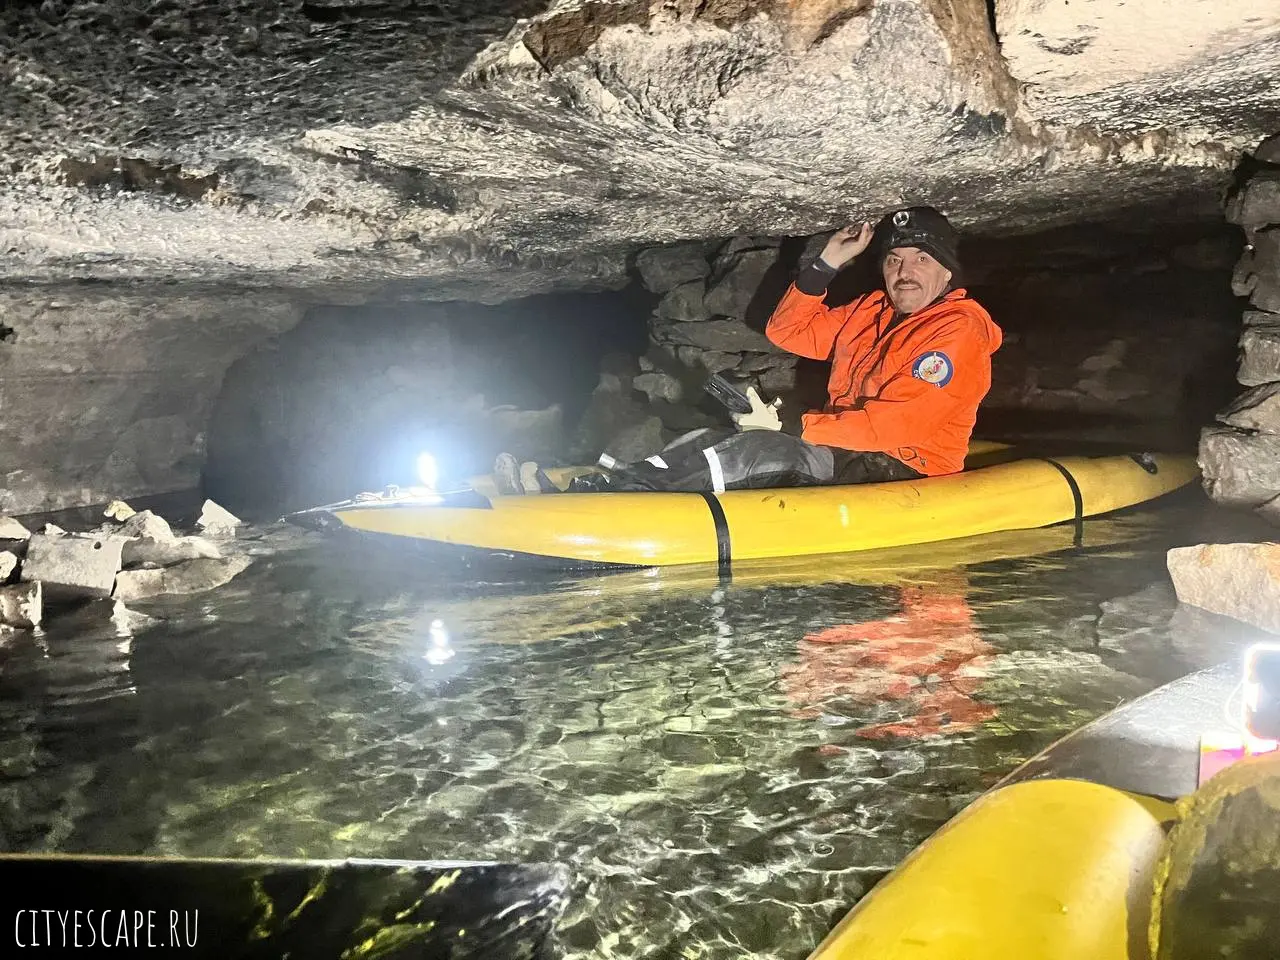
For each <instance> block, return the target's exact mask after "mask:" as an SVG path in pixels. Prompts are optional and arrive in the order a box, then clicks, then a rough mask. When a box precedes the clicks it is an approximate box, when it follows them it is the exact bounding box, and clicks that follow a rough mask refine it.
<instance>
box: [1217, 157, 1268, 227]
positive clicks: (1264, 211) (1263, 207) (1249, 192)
mask: <svg viewBox="0 0 1280 960" xmlns="http://www.w3.org/2000/svg"><path fill="white" fill-rule="evenodd" d="M1227 220H1228V221H1229V222H1231V223H1234V224H1237V225H1239V226H1241V227H1244V228H1245V229H1246V230H1257V229H1259V228H1261V227H1269V226H1273V225H1275V224H1280V171H1276V170H1263V171H1260V172H1259V173H1257V174H1255V175H1254V176H1252V177H1250V178H1249V181H1248V183H1246V184H1245V185H1244V186H1243V187H1242V188H1241V189H1240V191H1239V192H1238V193H1237V194H1236V195H1235V196H1233V197H1232V198H1231V199H1230V200H1229V201H1228V202H1227Z"/></svg>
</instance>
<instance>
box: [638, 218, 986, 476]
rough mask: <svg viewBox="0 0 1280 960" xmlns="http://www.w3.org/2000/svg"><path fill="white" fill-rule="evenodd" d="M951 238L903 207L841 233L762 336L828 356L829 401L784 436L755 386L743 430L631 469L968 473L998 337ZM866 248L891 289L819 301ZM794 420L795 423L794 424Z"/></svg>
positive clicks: (949, 231) (951, 232)
mask: <svg viewBox="0 0 1280 960" xmlns="http://www.w3.org/2000/svg"><path fill="white" fill-rule="evenodd" d="M957 240H958V238H957V236H956V231H955V229H954V228H953V227H952V226H951V224H950V223H949V222H948V221H947V219H946V217H944V216H943V215H942V214H941V213H939V212H938V211H937V210H935V209H934V208H932V207H908V208H905V209H902V210H895V211H893V212H892V213H889V214H888V215H886V216H885V217H884V218H883V219H882V220H881V221H880V223H879V224H878V225H877V226H876V228H875V230H874V231H873V230H872V228H871V225H870V224H868V223H863V224H860V225H858V226H856V227H846V228H845V229H843V230H839V231H837V232H836V233H835V234H834V235H833V236H832V237H831V239H830V240H829V241H828V242H827V245H826V246H825V247H824V248H823V251H822V254H821V255H820V256H819V257H818V259H817V260H815V261H814V262H813V263H812V264H811V265H810V266H808V267H806V268H805V269H804V270H803V271H801V273H800V274H799V275H798V276H797V277H796V279H795V282H794V283H793V284H792V285H791V287H790V288H789V289H788V290H787V292H786V294H785V295H784V296H783V298H782V301H781V302H780V303H779V304H778V307H777V309H776V310H775V311H774V312H773V316H772V317H771V318H770V319H769V325H768V328H767V329H766V331H765V332H766V334H767V335H768V337H769V339H770V340H772V341H773V342H774V343H775V344H777V345H778V346H779V347H782V348H783V349H784V350H788V351H790V352H791V353H796V354H799V355H800V356H802V357H809V358H811V359H814V360H830V361H831V377H830V380H829V381H828V385H827V393H828V398H827V404H826V406H825V407H824V408H823V409H822V410H815V411H810V412H808V413H804V414H803V415H802V416H800V417H798V418H794V421H793V423H792V424H791V425H790V429H787V430H784V428H783V421H782V418H781V417H779V415H778V409H777V403H776V402H775V403H774V404H765V403H764V402H763V401H762V400H761V399H760V398H759V396H758V395H757V394H756V392H755V390H754V389H750V390H748V396H749V398H750V399H751V402H752V407H753V409H752V411H751V413H748V414H737V415H735V416H734V420H735V422H736V423H737V425H738V428H739V430H740V431H742V432H740V433H737V434H735V435H732V436H730V437H728V438H727V439H723V440H720V441H719V442H717V443H708V442H707V441H708V439H709V438H708V437H706V436H704V435H702V436H699V435H695V436H691V437H690V438H689V440H687V441H677V443H676V444H674V445H673V446H672V447H669V448H668V449H667V450H664V451H663V452H662V454H661V455H659V456H658V457H656V458H650V460H649V462H647V463H644V464H634V465H631V466H630V467H627V468H626V469H624V470H622V471H621V472H622V474H623V476H624V477H625V478H626V479H627V480H628V481H634V482H637V483H638V485H639V486H641V487H647V488H649V489H658V490H714V491H717V492H718V491H721V490H732V489H738V488H743V487H757V488H758V487H773V486H806V485H816V484H828V483H868V482H872V483H874V482H882V481H888V480H907V479H915V478H919V477H923V476H940V475H944V474H948V473H956V472H958V471H960V470H962V469H964V457H965V451H966V450H967V448H968V445H969V436H970V434H971V433H972V431H973V425H974V421H975V419H976V417H977V410H978V404H979V403H980V402H981V401H982V398H983V397H984V396H986V393H987V391H988V390H989V389H990V387H991V354H992V353H994V352H995V351H996V350H997V349H998V348H999V346H1000V341H1001V334H1000V328H999V327H997V326H996V325H995V323H994V322H992V320H991V317H990V316H989V315H988V314H987V311H986V310H984V309H983V308H982V307H981V306H980V305H979V304H978V303H977V302H976V301H975V300H973V299H971V298H970V297H969V296H968V294H967V293H966V292H965V290H964V288H963V287H961V286H960V262H959V258H958V257H957V254H956V247H957ZM868 249H870V250H871V252H872V254H873V255H874V256H875V258H876V263H877V265H878V266H879V267H880V270H881V273H882V276H883V278H884V289H883V290H877V291H875V292H874V293H869V294H866V295H865V296H862V297H859V298H858V299H856V300H854V301H853V302H852V303H850V304H848V305H847V306H843V307H835V308H832V307H828V306H826V305H825V304H824V303H823V298H824V296H825V294H826V290H827V285H828V284H829V283H830V282H831V280H832V279H833V278H834V277H835V275H836V274H837V273H838V272H839V271H840V270H842V269H843V268H845V267H846V266H848V265H849V264H850V263H852V262H853V261H854V259H855V258H857V257H858V256H860V255H862V254H863V253H864V252H866V251H867V250H868ZM789 419H792V418H789Z"/></svg>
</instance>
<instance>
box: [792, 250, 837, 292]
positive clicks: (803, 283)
mask: <svg viewBox="0 0 1280 960" xmlns="http://www.w3.org/2000/svg"><path fill="white" fill-rule="evenodd" d="M819 264H822V266H819ZM823 267H825V268H826V269H825V270H824V269H823ZM835 275H836V271H835V268H834V267H832V266H831V265H830V264H828V263H824V262H823V261H822V259H821V258H819V259H817V260H815V261H813V263H811V264H809V266H807V267H805V268H804V269H803V270H801V271H800V273H799V274H797V275H796V289H797V290H799V291H800V292H801V293H807V294H809V296H811V297H816V296H818V295H820V294H823V293H826V292H827V284H829V283H830V282H831V279H832V278H833V277H834V276H835Z"/></svg>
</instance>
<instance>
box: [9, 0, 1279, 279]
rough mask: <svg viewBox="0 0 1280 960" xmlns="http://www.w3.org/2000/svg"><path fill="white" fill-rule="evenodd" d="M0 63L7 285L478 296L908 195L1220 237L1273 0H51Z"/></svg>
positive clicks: (617, 272)
mask: <svg viewBox="0 0 1280 960" xmlns="http://www.w3.org/2000/svg"><path fill="white" fill-rule="evenodd" d="M0 72H2V74H3V83H4V86H3V88H0V98H3V100H2V105H3V109H0V281H4V282H7V283H10V284H13V283H50V282H65V281H76V282H98V281H129V282H147V281H163V282H166V283H177V284H188V285H213V286H235V287H245V288H252V287H275V288H283V289H292V290H297V291H300V292H303V293H305V294H307V295H309V296H314V297H320V298H328V299H335V300H341V299H343V298H346V297H349V298H351V299H353V300H360V299H364V298H367V297H369V296H371V295H372V294H371V291H378V294H377V295H378V296H380V297H385V296H388V295H390V296H395V295H400V296H417V297H428V298H441V299H443V298H454V297H461V298H467V299H473V300H480V301H485V302H496V301H499V300H503V299H507V298H510V297H514V296H520V295H523V294H528V293H533V292H538V291H545V290H551V289H568V288H579V289H605V288H611V287H618V286H620V285H622V284H623V283H625V282H626V279H627V263H628V258H629V256H630V255H632V254H633V253H634V252H635V251H636V250H637V249H639V248H641V247H644V246H648V245H653V244H659V243H670V242H678V241H684V240H694V239H706V238H715V237H724V236H730V235H736V234H755V235H771V236H788V235H790V236H794V235H802V234H812V233H818V232H821V231H823V230H826V229H830V228H832V227H834V226H837V225H839V224H840V223H842V222H844V221H847V220H853V219H857V218H861V217H871V216H877V215H878V214H879V213H880V212H881V211H882V210H884V209H885V208H886V207H887V206H890V205H894V204H900V203H904V202H928V203H934V204H936V205H938V206H941V207H942V208H943V209H945V210H946V211H948V212H949V213H950V214H952V216H953V217H954V219H955V220H956V221H957V223H958V224H959V225H961V226H962V227H963V228H964V229H965V230H967V231H969V232H970V233H972V234H976V235H989V236H1008V235H1017V234H1024V233H1034V232H1037V231H1042V230H1049V229H1053V228H1058V227H1064V226H1070V225H1072V224H1079V223H1085V222H1108V223H1115V224H1129V225H1130V226H1132V225H1134V224H1138V225H1140V226H1143V227H1156V228H1158V226H1159V224H1160V223H1162V222H1166V221H1167V222H1175V221H1189V220H1197V219H1199V220H1203V221H1205V222H1211V221H1213V220H1214V219H1216V218H1218V217H1219V210H1220V207H1221V197H1222V193H1223V190H1224V189H1225V187H1226V186H1227V184H1228V183H1229V181H1230V179H1231V177H1232V174H1233V171H1234V170H1235V169H1236V168H1237V166H1238V165H1239V163H1240V160H1241V157H1242V156H1243V155H1244V154H1245V153H1246V152H1247V151H1249V150H1251V149H1252V148H1254V147H1255V146H1256V145H1257V144H1258V143H1259V142H1260V141H1261V140H1262V139H1263V138H1264V137H1266V136H1267V135H1268V134H1271V133H1274V132H1276V131H1277V130H1280V83H1278V82H1277V81H1280V4H1275V3H1264V2H1262V0H1180V2H1178V3H1167V2H1164V0H1123V2H1122V0H992V3H990V4H988V3H981V2H980V3H972V2H967V0H617V2H612V0H553V2H548V0H437V2H409V0H382V2H377V0H371V2H357V0H308V2H284V0H202V2H187V3H179V2H175V0H152V2H146V0H100V2H60V0H44V2H10V3H8V4H5V5H3V6H0Z"/></svg>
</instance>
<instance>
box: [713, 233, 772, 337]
mask: <svg viewBox="0 0 1280 960" xmlns="http://www.w3.org/2000/svg"><path fill="white" fill-rule="evenodd" d="M777 262H778V251H777V250H776V249H774V248H772V247H767V248H765V249H754V250H743V251H742V252H740V253H736V254H734V255H733V256H732V257H731V258H730V259H729V260H728V261H727V262H726V263H725V264H724V266H723V267H721V268H719V269H717V272H716V274H715V276H713V279H712V281H711V283H710V284H709V285H708V288H707V296H706V301H705V302H706V307H707V310H708V311H709V312H710V313H711V314H713V315H715V316H722V317H735V318H737V319H739V320H742V319H744V318H745V317H746V316H747V307H748V306H749V305H750V304H751V300H752V298H753V297H754V296H755V295H756V292H757V291H758V290H759V289H760V285H761V283H762V282H763V281H764V277H765V274H766V273H768V272H769V270H770V269H771V268H772V267H773V265H774V264H776V263H777Z"/></svg>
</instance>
